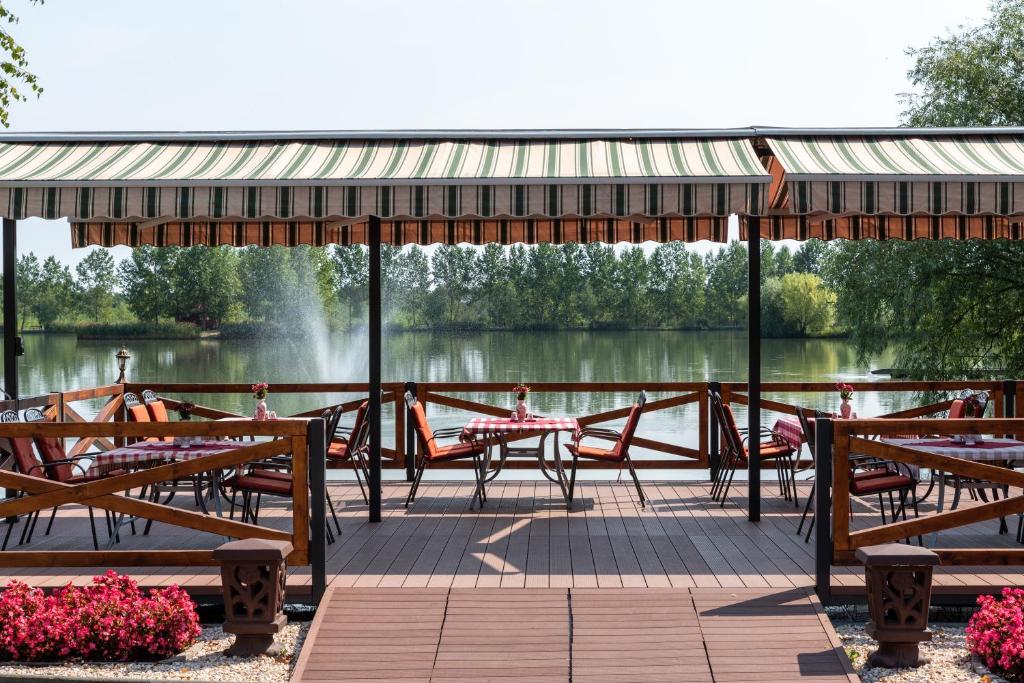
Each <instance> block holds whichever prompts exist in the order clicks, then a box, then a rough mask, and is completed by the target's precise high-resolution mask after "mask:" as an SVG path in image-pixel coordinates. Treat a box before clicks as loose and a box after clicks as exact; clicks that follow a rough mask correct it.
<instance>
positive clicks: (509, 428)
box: [462, 417, 580, 435]
mask: <svg viewBox="0 0 1024 683" xmlns="http://www.w3.org/2000/svg"><path fill="white" fill-rule="evenodd" d="M579 429H580V423H579V422H577V421H576V418H574V417H538V418H536V419H533V420H529V421H527V422H513V421H512V419H511V418H508V417H474V418H473V419H472V420H470V421H469V423H468V424H467V425H466V426H465V427H463V429H462V433H463V434H465V435H469V434H476V435H480V434H514V433H517V432H578V431H579Z"/></svg>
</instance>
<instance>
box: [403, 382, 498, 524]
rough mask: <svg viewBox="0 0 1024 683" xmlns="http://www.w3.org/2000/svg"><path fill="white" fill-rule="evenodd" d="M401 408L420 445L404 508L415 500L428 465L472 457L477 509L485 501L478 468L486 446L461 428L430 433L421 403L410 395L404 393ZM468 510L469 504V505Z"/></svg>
mask: <svg viewBox="0 0 1024 683" xmlns="http://www.w3.org/2000/svg"><path fill="white" fill-rule="evenodd" d="M405 405H406V406H407V407H408V409H409V416H410V419H411V420H412V424H413V427H414V428H415V429H416V435H417V437H418V440H419V442H420V453H419V454H418V456H417V460H416V476H415V477H413V480H412V485H411V486H410V487H409V496H408V497H407V498H406V499H405V507H409V504H410V503H412V502H413V501H414V500H416V492H417V491H418V490H419V487H420V481H422V479H423V472H424V471H425V470H426V469H427V466H428V465H432V464H434V463H439V462H451V461H453V460H464V459H468V458H472V460H473V465H474V467H473V474H474V476H475V478H476V495H475V496H474V499H475V498H476V497H477V496H479V497H480V507H483V504H484V503H485V502H486V501H487V492H486V491H485V490H484V475H485V474H486V473H485V472H483V470H482V469H481V460H480V459H481V457H482V456H483V454H484V451H485V450H486V448H487V445H486V444H485V443H483V442H481V441H478V440H477V439H475V438H473V437H463V434H462V429H461V428H459V427H455V428H451V429H438V430H436V431H431V429H430V424H429V423H428V422H427V414H426V412H425V411H424V410H423V404H422V403H420V402H419V401H417V400H416V397H415V396H413V395H412V393H411V392H408V391H407V392H405ZM451 438H458V439H460V442H459V443H455V444H452V445H450V446H438V445H437V440H438V439H451ZM470 507H472V503H470Z"/></svg>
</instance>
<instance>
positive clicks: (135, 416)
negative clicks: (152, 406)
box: [124, 391, 174, 441]
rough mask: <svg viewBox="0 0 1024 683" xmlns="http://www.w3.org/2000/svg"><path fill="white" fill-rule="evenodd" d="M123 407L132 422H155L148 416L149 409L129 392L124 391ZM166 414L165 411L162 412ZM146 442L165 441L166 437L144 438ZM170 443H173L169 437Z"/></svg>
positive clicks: (172, 439)
mask: <svg viewBox="0 0 1024 683" xmlns="http://www.w3.org/2000/svg"><path fill="white" fill-rule="evenodd" d="M124 407H125V408H126V409H127V412H128V419H129V420H130V421H132V422H155V420H154V419H153V418H152V417H151V416H150V414H149V408H147V407H146V404H145V403H143V402H142V401H141V400H140V399H139V397H138V396H136V395H135V394H133V393H132V392H130V391H126V392H125V394H124ZM164 412H165V414H166V411H164ZM145 440H146V441H167V440H168V438H167V437H161V436H149V437H146V439H145ZM169 440H170V441H174V438H173V437H171V438H170V439H169Z"/></svg>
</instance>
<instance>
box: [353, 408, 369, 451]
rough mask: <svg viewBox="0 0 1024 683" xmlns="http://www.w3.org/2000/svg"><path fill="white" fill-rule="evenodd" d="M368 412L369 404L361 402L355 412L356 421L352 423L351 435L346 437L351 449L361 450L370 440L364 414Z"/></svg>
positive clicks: (367, 423)
mask: <svg viewBox="0 0 1024 683" xmlns="http://www.w3.org/2000/svg"><path fill="white" fill-rule="evenodd" d="M369 410H370V402H369V401H363V402H362V403H360V404H359V409H358V410H356V421H355V422H353V423H352V433H351V434H350V435H349V437H348V442H349V444H351V445H352V448H363V447H364V446H366V443H367V442H368V441H369V440H370V423H369V422H367V421H366V413H367V412H369Z"/></svg>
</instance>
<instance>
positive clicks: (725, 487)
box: [711, 392, 796, 507]
mask: <svg viewBox="0 0 1024 683" xmlns="http://www.w3.org/2000/svg"><path fill="white" fill-rule="evenodd" d="M711 406H712V408H713V409H714V411H715V416H716V417H717V419H718V424H719V426H720V427H721V429H722V435H723V437H724V440H725V443H724V444H723V445H724V460H723V461H722V465H721V467H719V468H718V472H717V473H716V475H715V479H714V480H713V481H712V485H711V499H712V500H719V501H721V505H722V506H723V507H724V506H725V501H726V498H727V497H728V496H729V489H730V488H731V487H732V481H733V477H734V476H735V475H736V470H737V469H738V468H739V466H740V465H746V463H747V446H746V443H747V441H748V439H749V438H750V437H749V434H748V435H744V434H743V430H740V428H739V427H737V426H736V418H735V416H734V415H733V413H732V408H731V407H730V406H728V405H726V403H725V402H724V401H723V400H722V396H721V395H720V394H719V393H718V392H711ZM764 435H767V436H769V437H771V438H770V440H769V441H763V442H761V448H760V454H761V460H763V461H764V460H770V461H774V462H775V471H776V473H777V474H778V477H779V491H780V492H781V493H782V495H783V497H784V498H785V499H786V500H792V499H791V498H790V481H789V477H788V476H787V473H789V472H792V470H793V462H792V459H793V447H792V446H791V445H790V444H789V443H788V442H787V441H786V440H785V439H784V438H782V436H781V435H780V434H777V433H776V432H773V431H772V430H770V429H768V428H766V427H762V428H761V432H760V435H759V438H760V436H764ZM783 461H785V463H783ZM792 485H793V487H795V486H796V482H792ZM794 497H795V494H794Z"/></svg>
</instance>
